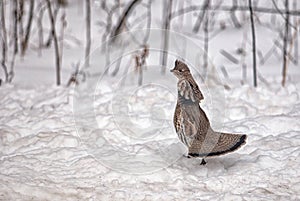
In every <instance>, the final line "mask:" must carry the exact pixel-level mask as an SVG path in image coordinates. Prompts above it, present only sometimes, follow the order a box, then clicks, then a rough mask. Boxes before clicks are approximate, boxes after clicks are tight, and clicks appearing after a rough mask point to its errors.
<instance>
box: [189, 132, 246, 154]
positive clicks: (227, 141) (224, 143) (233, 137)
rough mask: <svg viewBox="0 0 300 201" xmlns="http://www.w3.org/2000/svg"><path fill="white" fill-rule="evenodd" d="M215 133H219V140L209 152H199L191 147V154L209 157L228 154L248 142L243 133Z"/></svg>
mask: <svg viewBox="0 0 300 201" xmlns="http://www.w3.org/2000/svg"><path fill="white" fill-rule="evenodd" d="M214 135H219V136H218V141H217V143H216V144H215V145H214V147H213V148H212V149H211V151H210V152H209V153H203V152H202V153H201V152H200V153H199V152H198V153H197V151H195V150H193V149H191V150H189V156H191V157H208V156H219V155H223V154H227V153H230V152H233V151H235V150H237V149H239V148H240V147H241V146H242V145H244V144H245V143H246V139H247V135H242V134H229V133H218V132H215V133H214ZM202 145H203V144H202ZM202 145H201V146H202ZM197 149H198V150H200V147H198V148H197Z"/></svg>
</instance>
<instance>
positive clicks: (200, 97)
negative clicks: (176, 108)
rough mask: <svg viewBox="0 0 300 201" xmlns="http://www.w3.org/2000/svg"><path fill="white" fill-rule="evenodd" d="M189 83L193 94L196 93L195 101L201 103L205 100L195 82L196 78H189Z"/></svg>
mask: <svg viewBox="0 0 300 201" xmlns="http://www.w3.org/2000/svg"><path fill="white" fill-rule="evenodd" d="M188 82H189V84H190V86H191V88H192V90H193V93H194V96H195V99H196V100H197V101H199V102H200V101H201V100H202V99H204V97H203V94H202V93H201V91H200V89H199V87H198V85H197V83H196V81H195V80H194V78H193V77H192V76H191V77H189V78H188Z"/></svg>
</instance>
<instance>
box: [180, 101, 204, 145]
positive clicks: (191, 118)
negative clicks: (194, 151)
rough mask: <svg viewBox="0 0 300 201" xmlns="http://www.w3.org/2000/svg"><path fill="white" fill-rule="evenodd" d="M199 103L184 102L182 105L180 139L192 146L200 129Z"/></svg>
mask: <svg viewBox="0 0 300 201" xmlns="http://www.w3.org/2000/svg"><path fill="white" fill-rule="evenodd" d="M199 114H200V113H199V105H198V104H193V105H192V104H184V105H182V106H181V115H180V119H179V120H180V129H179V130H178V132H177V134H178V136H179V138H180V140H181V141H182V142H183V143H184V144H186V145H187V146H188V147H190V146H191V145H192V143H193V141H194V139H195V138H196V136H197V134H198V133H199V130H200V127H201V125H200V116H199Z"/></svg>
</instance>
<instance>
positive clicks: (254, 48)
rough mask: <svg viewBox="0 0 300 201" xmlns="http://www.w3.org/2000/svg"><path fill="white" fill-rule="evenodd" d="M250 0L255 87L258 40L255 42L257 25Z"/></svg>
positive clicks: (255, 82)
mask: <svg viewBox="0 0 300 201" xmlns="http://www.w3.org/2000/svg"><path fill="white" fill-rule="evenodd" d="M248 2H249V11H250V21H251V30H252V55H253V82H254V87H257V73H256V42H255V26H254V20H253V10H252V0H249V1H248Z"/></svg>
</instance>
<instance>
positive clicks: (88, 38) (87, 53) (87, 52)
mask: <svg viewBox="0 0 300 201" xmlns="http://www.w3.org/2000/svg"><path fill="white" fill-rule="evenodd" d="M85 2H86V3H85V4H86V5H85V8H86V46H85V64H84V65H85V67H88V66H90V52H91V0H86V1H85Z"/></svg>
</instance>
